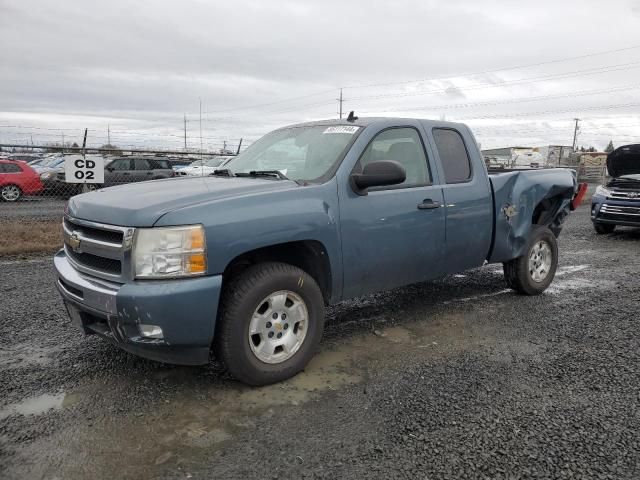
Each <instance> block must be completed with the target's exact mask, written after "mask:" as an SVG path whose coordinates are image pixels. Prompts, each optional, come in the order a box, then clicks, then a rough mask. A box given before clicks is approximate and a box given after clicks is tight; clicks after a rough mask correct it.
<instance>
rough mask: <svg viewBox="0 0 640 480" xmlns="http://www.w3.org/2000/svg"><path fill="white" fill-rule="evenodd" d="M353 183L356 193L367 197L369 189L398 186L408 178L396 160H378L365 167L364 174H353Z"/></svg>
mask: <svg viewBox="0 0 640 480" xmlns="http://www.w3.org/2000/svg"><path fill="white" fill-rule="evenodd" d="M350 178H351V182H352V184H353V186H354V187H355V188H354V190H356V193H358V194H360V195H366V189H367V188H369V187H381V186H385V185H398V184H400V183H402V182H404V181H405V180H406V178H407V172H406V170H405V169H404V167H403V166H402V165H400V163H398V162H396V161H395V160H378V161H377V162H371V163H369V164H367V165H365V166H364V169H363V170H362V173H352V174H351V177H350Z"/></svg>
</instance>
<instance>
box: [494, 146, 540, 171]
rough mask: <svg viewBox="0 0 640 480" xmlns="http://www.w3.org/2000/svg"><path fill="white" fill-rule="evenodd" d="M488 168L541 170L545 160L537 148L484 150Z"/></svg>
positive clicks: (520, 147) (518, 147)
mask: <svg viewBox="0 0 640 480" xmlns="http://www.w3.org/2000/svg"><path fill="white" fill-rule="evenodd" d="M482 156H483V157H484V160H485V163H486V164H487V166H488V167H494V168H541V167H544V166H545V163H544V160H543V158H542V156H541V155H540V153H539V152H538V151H537V149H536V148H535V147H522V146H516V147H503V148H491V149H488V150H482Z"/></svg>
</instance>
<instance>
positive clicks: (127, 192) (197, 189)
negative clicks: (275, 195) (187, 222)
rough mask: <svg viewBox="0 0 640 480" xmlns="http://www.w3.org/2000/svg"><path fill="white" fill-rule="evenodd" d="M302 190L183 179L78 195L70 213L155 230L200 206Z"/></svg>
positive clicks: (252, 181)
mask: <svg viewBox="0 0 640 480" xmlns="http://www.w3.org/2000/svg"><path fill="white" fill-rule="evenodd" d="M293 188H300V186H299V185H298V184H297V183H295V182H293V181H288V180H275V179H261V178H222V177H181V178H172V179H167V180H154V181H150V182H141V183H130V184H127V185H120V186H117V187H111V188H103V189H100V190H96V191H94V192H89V193H84V194H82V195H77V196H75V197H72V198H71V199H70V200H69V203H68V205H67V213H68V214H69V215H71V216H72V217H75V218H80V219H84V220H90V221H92V222H98V223H105V224H110V225H122V226H127V227H151V226H153V224H154V223H156V222H157V221H158V219H159V218H160V217H162V216H163V215H165V214H166V213H168V212H172V211H174V210H178V209H181V208H184V207H188V206H191V205H195V204H199V203H208V202H215V201H217V200H223V199H229V198H233V197H241V196H246V195H255V194H265V193H268V192H273V191H280V190H288V189H293Z"/></svg>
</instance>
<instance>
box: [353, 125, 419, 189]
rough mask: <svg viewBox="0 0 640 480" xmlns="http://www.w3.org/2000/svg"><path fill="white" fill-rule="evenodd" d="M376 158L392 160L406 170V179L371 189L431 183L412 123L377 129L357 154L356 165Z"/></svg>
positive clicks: (364, 163)
mask: <svg viewBox="0 0 640 480" xmlns="http://www.w3.org/2000/svg"><path fill="white" fill-rule="evenodd" d="M378 160H395V161H396V162H398V163H400V165H402V166H403V167H404V169H405V171H406V172H407V178H406V180H405V181H404V182H403V183H401V184H400V185H394V186H391V187H378V188H372V189H371V190H388V189H392V188H408V187H417V186H423V185H430V184H431V175H430V173H429V166H428V164H427V156H426V154H425V151H424V146H423V144H422V139H421V138H420V134H419V133H418V131H417V130H416V129H415V128H413V127H402V128H389V129H387V130H383V131H382V132H380V133H378V134H377V135H376V136H375V137H373V140H371V142H369V145H367V148H365V150H364V152H362V155H361V156H360V160H359V161H358V164H359V166H358V167H356V168H358V169H360V171H361V169H363V168H364V167H365V165H367V164H369V163H371V162H376V161H378Z"/></svg>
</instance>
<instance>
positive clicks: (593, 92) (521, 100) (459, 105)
mask: <svg viewBox="0 0 640 480" xmlns="http://www.w3.org/2000/svg"><path fill="white" fill-rule="evenodd" d="M638 88H640V84H635V85H623V86H620V87H610V88H604V89H594V90H582V91H577V92H569V93H562V94H554V95H540V96H537V97H524V98H512V99H508V100H491V101H486V102H469V103H452V104H444V105H425V106H421V107H405V108H394V109H391V110H377V111H378V112H406V111H414V110H446V109H455V108H475V107H487V106H493V105H508V104H512V103H528V102H538V101H544V100H554V99H559V98H573V97H584V96H589V95H602V94H608V93H612V92H622V91H628V90H635V89H638Z"/></svg>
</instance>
